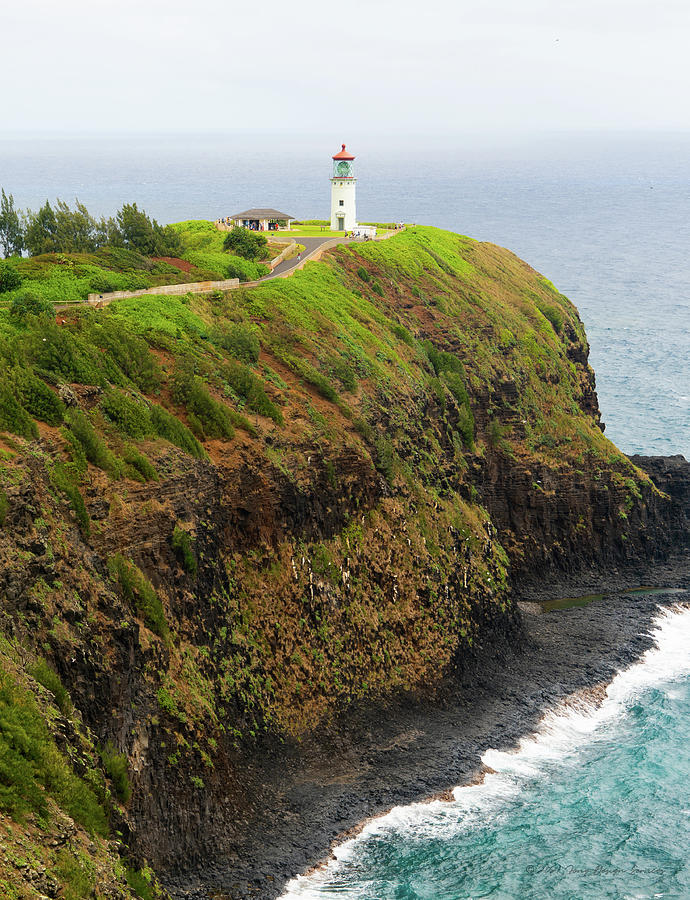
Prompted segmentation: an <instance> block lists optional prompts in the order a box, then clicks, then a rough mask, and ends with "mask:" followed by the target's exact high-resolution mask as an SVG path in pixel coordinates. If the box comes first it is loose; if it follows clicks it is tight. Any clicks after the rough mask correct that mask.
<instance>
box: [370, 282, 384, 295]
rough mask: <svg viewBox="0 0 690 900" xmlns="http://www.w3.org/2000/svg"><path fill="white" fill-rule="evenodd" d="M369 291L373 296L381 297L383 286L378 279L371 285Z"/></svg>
mask: <svg viewBox="0 0 690 900" xmlns="http://www.w3.org/2000/svg"><path fill="white" fill-rule="evenodd" d="M371 289H372V291H373V292H374V293H375V294H378V295H379V297H383V286H382V285H381V282H380V281H379V280H378V279H376V281H375V282H374V283H373V284H372V286H371Z"/></svg>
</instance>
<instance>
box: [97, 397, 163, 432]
mask: <svg viewBox="0 0 690 900" xmlns="http://www.w3.org/2000/svg"><path fill="white" fill-rule="evenodd" d="M100 406H101V409H102V410H103V413H104V414H105V416H106V418H108V419H110V421H111V422H113V423H114V424H115V425H116V426H117V428H118V430H119V431H121V432H122V433H123V434H126V435H128V436H129V437H132V438H145V437H147V436H148V435H150V434H151V433H152V431H153V425H152V424H151V416H150V414H149V411H148V407H146V406H145V405H144V404H143V403H141V402H140V401H138V400H135V399H134V398H133V397H129V396H127V394H123V393H122V391H118V390H117V389H115V388H112V389H111V390H109V391H107V392H106V394H105V396H104V397H103V399H102V400H101V403H100Z"/></svg>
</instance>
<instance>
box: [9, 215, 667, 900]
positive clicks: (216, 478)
mask: <svg viewBox="0 0 690 900" xmlns="http://www.w3.org/2000/svg"><path fill="white" fill-rule="evenodd" d="M0 315H2V313H0ZM0 325H2V326H3V328H4V332H3V333H4V335H5V336H4V341H5V344H4V345H3V348H4V350H3V352H4V353H5V358H6V359H8V360H10V361H11V362H12V365H14V366H16V365H17V361H18V360H19V361H20V362H21V363H23V365H24V369H25V371H29V372H32V373H33V374H32V377H33V378H35V379H37V380H38V379H43V381H42V383H43V384H44V385H45V384H47V385H49V386H50V387H49V388H45V387H44V388H43V389H40V390H44V392H45V390H48V391H49V393H50V396H51V397H60V398H62V399H61V400H60V407H59V408H57V407H56V409H57V412H55V414H54V415H53V414H52V413H51V416H48V415H46V414H45V412H43V413H40V410H39V412H36V409H37V405H36V403H34V402H33V401H31V399H30V398H31V397H32V396H34V394H35V393H37V392H38V393H40V390H39V388H37V387H35V385H34V388H33V391H34V394H31V393H30V392H29V391H28V389H26V388H23V387H22V385H24V384H25V382H23V381H21V378H20V376H19V375H16V376H15V382H14V385H15V387H16V386H17V385H18V388H17V391H18V396H19V397H20V399H21V398H26V397H27V396H29V399H28V400H27V399H22V404H23V407H22V408H23V409H24V415H25V416H29V417H31V416H33V417H35V418H37V419H38V426H36V425H32V426H31V427H29V425H27V424H26V421H25V419H24V418H22V416H21V415H20V414H19V413H18V412H16V411H15V413H14V418H12V417H10V416H9V414H6V415H5V416H4V419H3V420H2V421H3V424H4V427H5V428H6V429H7V431H8V432H10V431H11V430H14V436H12V435H11V434H9V433H8V434H6V435H5V436H4V437H0V441H1V442H2V447H3V452H2V459H1V460H0V472H1V473H2V495H0V500H2V504H1V506H0V508H1V509H2V520H3V521H2V527H1V528H0V593H1V594H2V598H3V619H2V629H3V632H4V634H5V635H6V636H7V637H8V639H9V640H10V641H11V643H12V646H13V647H15V648H20V649H19V650H18V651H17V652H19V656H20V658H22V659H24V660H25V664H24V668H25V669H27V671H28V668H27V667H30V666H32V665H34V664H35V661H36V659H37V658H38V657H45V659H46V660H47V662H48V664H49V666H51V667H52V668H53V669H54V670H55V671H56V672H57V673H58V675H59V677H60V679H61V680H62V682H63V683H64V685H65V687H66V688H67V689H68V690H69V693H70V695H71V698H72V701H73V703H74V705H75V707H76V709H77V710H78V713H79V721H80V722H81V723H82V725H83V727H84V728H85V729H86V730H87V732H88V735H89V737H88V740H89V741H90V742H91V746H92V750H93V751H94V753H95V746H96V744H99V745H100V746H101V747H104V746H106V745H107V744H108V742H110V743H111V744H112V747H113V748H114V750H115V751H117V752H119V753H122V754H124V756H125V757H126V763H127V768H128V772H129V780H130V782H131V788H132V796H131V798H125V797H124V795H123V796H121V797H120V799H119V802H118V800H117V798H116V797H115V796H114V795H113V796H111V797H110V798H109V799H108V798H105V799H103V800H102V802H103V804H104V805H105V806H106V807H108V806H109V807H110V810H109V815H110V817H111V821H112V822H113V823H114V827H117V828H118V829H119V831H120V832H121V833H122V835H123V841H124V849H123V851H122V852H123V853H124V854H125V855H128V857H129V859H130V860H131V862H132V865H135V864H136V866H141V865H143V864H144V863H145V862H150V863H152V864H153V865H154V867H157V868H158V869H159V870H160V871H169V870H172V869H175V868H184V867H185V866H188V865H190V864H191V863H193V862H195V861H197V860H199V859H200V858H201V857H202V856H203V855H204V854H206V853H207V852H208V851H209V848H210V849H213V850H215V851H217V852H219V853H221V854H225V855H231V854H232V852H233V851H234V850H236V849H237V847H239V846H240V845H241V843H242V833H243V829H244V828H245V826H246V822H247V819H248V818H249V817H251V816H253V815H257V814H258V807H259V805H260V804H261V803H264V802H265V800H266V798H265V796H262V794H261V790H260V784H261V777H260V772H261V769H262V766H264V765H265V764H266V760H270V759H271V758H273V756H272V754H276V753H278V754H280V752H282V751H280V748H281V747H283V748H286V747H290V746H292V745H293V744H294V743H295V742H299V741H301V740H304V739H305V736H309V735H312V736H313V735H314V734H315V733H316V731H317V729H320V728H324V727H325V726H328V727H329V728H330V730H331V733H332V732H333V730H335V731H336V732H337V728H338V723H339V722H340V721H342V720H343V716H345V715H346V713H347V710H348V708H350V707H351V706H352V705H353V704H355V705H357V706H358V707H359V708H362V707H367V706H369V707H372V708H379V709H381V710H385V707H386V704H387V703H388V702H390V701H391V700H392V699H394V698H399V697H401V696H408V697H414V698H420V697H433V696H434V695H435V694H436V693H437V692H438V690H439V689H440V688H441V687H442V686H444V689H445V690H448V689H449V685H450V686H452V683H453V679H454V678H458V677H459V676H460V675H461V674H462V673H463V671H465V670H466V668H467V667H468V666H469V665H471V664H472V661H473V659H474V658H475V656H476V651H477V649H478V647H480V646H481V645H482V644H483V643H484V642H485V641H488V640H491V639H493V638H494V637H495V636H496V635H500V636H501V637H502V638H507V637H511V639H513V640H515V639H517V638H519V634H520V622H519V616H518V614H517V612H516V610H515V607H514V604H513V601H512V599H511V594H510V580H511V578H512V580H513V582H514V583H522V582H528V581H529V580H531V579H534V578H535V577H543V576H544V575H545V574H547V573H559V572H560V573H564V572H572V571H573V570H575V569H577V568H578V567H582V566H588V567H589V566H591V565H600V564H603V563H607V562H610V561H616V562H620V563H621V564H623V563H625V562H626V561H631V562H632V561H634V562H635V564H637V565H640V566H641V565H646V564H648V563H649V562H651V561H653V560H654V559H655V558H658V557H662V556H663V555H664V554H665V553H666V552H667V550H668V547H669V542H670V538H669V535H668V533H667V531H668V530H667V529H666V524H667V522H668V517H669V515H670V513H669V509H670V504H669V501H668V499H667V497H665V495H663V494H662V493H661V492H660V491H659V490H658V489H657V488H656V487H655V486H654V485H653V483H652V481H651V480H650V479H649V477H648V476H647V475H646V474H644V473H643V472H642V471H641V470H640V469H638V468H636V467H635V466H634V465H633V464H632V463H631V462H630V461H629V460H628V459H627V458H626V457H624V456H623V455H622V454H621V453H619V451H617V449H616V448H615V447H614V446H613V445H612V444H611V443H610V442H609V441H607V439H606V438H605V437H604V436H603V434H602V431H601V428H600V427H599V412H598V406H597V401H596V393H595V390H594V377H593V373H592V371H591V369H590V368H589V366H588V364H587V353H588V348H587V344H586V340H585V336H584V332H583V329H582V325H581V323H580V321H579V318H578V316H577V312H576V310H575V309H574V307H573V306H572V305H571V304H570V303H569V301H568V300H567V299H566V298H564V297H563V296H562V295H560V294H559V293H558V292H557V291H556V289H555V288H554V287H553V286H552V285H551V284H550V283H549V282H547V281H546V280H545V279H543V278H542V277H541V276H539V275H538V274H537V273H536V272H534V271H533V270H532V269H530V267H529V266H527V265H526V264H525V263H523V262H521V261H520V260H518V259H517V258H516V257H514V256H513V255H512V254H510V253H509V252H507V251H505V250H501V249H500V248H497V247H494V246H492V245H486V244H477V243H476V242H473V241H470V240H469V239H467V238H461V237H459V236H457V235H452V234H448V233H446V232H440V231H437V230H436V229H429V228H415V229H409V230H408V231H407V232H405V233H403V234H401V235H399V236H397V237H395V238H393V239H391V240H389V241H386V242H383V243H381V244H369V245H358V246H354V247H349V248H340V249H338V250H337V251H335V252H333V253H332V254H331V255H330V256H329V257H328V258H326V259H325V260H324V261H322V262H320V263H316V264H311V265H310V266H308V267H307V268H306V269H305V270H304V271H303V272H301V273H299V274H297V275H295V276H293V277H292V278H290V279H287V280H285V281H282V282H273V283H267V284H265V285H262V286H260V287H257V288H255V289H253V290H247V291H238V292H234V293H232V294H229V295H228V296H222V295H219V296H215V297H211V298H199V297H196V298H186V299H185V298H183V299H180V298H162V299H160V298H144V299H141V300H137V301H122V302H121V303H115V304H113V305H112V306H111V307H110V308H109V309H108V310H106V311H102V312H100V313H91V314H83V315H81V316H75V318H74V320H73V321H70V322H69V323H68V324H67V325H66V326H64V327H63V328H62V329H58V328H56V327H55V326H52V325H50V324H49V323H45V322H43V323H37V322H34V321H32V320H31V319H28V320H24V321H22V322H13V321H12V320H11V319H10V318H9V317H7V318H5V319H4V320H2V321H0ZM39 330H40V332H41V334H42V335H44V336H45V337H46V341H43V338H42V337H41V338H40V339H39V338H37V332H38V331H39ZM46 342H47V345H48V346H47V348H46V346H44V344H45V343H46ZM3 348H0V349H3ZM11 354H13V355H12V356H11ZM66 360H67V362H66ZM8 364H9V363H8ZM11 371H14V370H11ZM32 384H33V382H32ZM22 391H23V393H22ZM41 396H43V395H41ZM49 401H50V397H49V398H48V401H45V402H49ZM6 402H7V403H9V400H6ZM50 402H52V401H50ZM32 403H33V405H32ZM42 408H43V407H41V409H42ZM51 408H53V407H51ZM60 420H64V422H63V424H62V427H59V426H60ZM12 422H16V423H18V424H17V425H15V426H14V429H12V428H11V427H10V426H11V423H12ZM187 426H189V428H188V427H187ZM32 429H33V430H32ZM189 429H191V430H192V431H193V432H194V434H192V433H191V431H190V430H189ZM17 435H23V436H17ZM13 664H14V663H13ZM16 664H17V665H19V663H16ZM27 684H28V685H29V687H28V688H27V689H28V690H30V689H31V687H30V684H31V683H30V682H27ZM70 746H71V745H70ZM96 758H97V757H96V756H94V759H96ZM257 772H258V773H259V774H257ZM109 778H110V780H112V778H113V775H112V773H110V774H109ZM108 783H109V782H108ZM111 793H112V792H111ZM0 808H2V806H1V805H0ZM6 813H7V815H11V813H10V812H8V811H7V810H6ZM111 851H112V848H111ZM10 868H11V866H10ZM11 877H12V878H14V875H12V876H11ZM17 877H18V878H19V876H17ZM8 878H10V875H8ZM20 882H21V878H19V881H18V882H17V883H20ZM8 883H9V881H8ZM123 890H124V888H123ZM18 896H19V894H18Z"/></svg>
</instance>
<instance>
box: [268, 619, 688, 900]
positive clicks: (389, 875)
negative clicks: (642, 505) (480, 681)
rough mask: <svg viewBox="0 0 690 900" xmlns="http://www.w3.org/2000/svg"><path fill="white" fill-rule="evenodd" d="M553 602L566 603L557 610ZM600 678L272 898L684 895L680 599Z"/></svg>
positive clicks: (683, 630)
mask: <svg viewBox="0 0 690 900" xmlns="http://www.w3.org/2000/svg"><path fill="white" fill-rule="evenodd" d="M566 614H567V613H566ZM655 631H656V639H657V646H656V648H654V649H652V650H650V651H649V652H648V653H647V654H646V655H645V657H644V658H643V659H642V660H641V661H640V662H639V663H637V664H635V665H634V666H632V667H631V668H630V669H629V670H627V671H625V672H623V673H620V674H619V675H618V676H617V677H616V679H615V680H614V681H613V683H612V684H611V685H610V686H609V687H608V689H607V692H606V696H605V698H604V699H603V702H601V703H590V702H589V701H588V700H587V698H586V697H583V698H581V699H580V701H579V702H578V701H573V702H572V703H571V704H570V705H569V706H567V707H562V708H560V709H557V710H554V711H553V712H552V713H549V714H548V715H547V716H546V717H545V719H544V720H543V722H542V724H541V726H540V728H539V730H538V732H537V733H536V734H535V735H533V736H531V737H528V738H525V739H524V740H523V741H522V743H521V744H520V746H519V747H518V748H516V750H515V752H512V753H503V752H498V751H488V752H487V753H486V754H485V755H484V757H483V762H484V763H485V765H486V766H488V767H489V769H491V770H493V771H494V773H493V774H489V775H487V776H486V777H485V780H484V783H483V784H480V785H475V786H471V787H464V788H458V789H456V791H455V799H454V800H453V801H451V802H440V801H439V802H432V803H428V804H415V805H412V806H408V807H400V808H396V809H394V810H392V811H391V813H389V814H388V815H387V816H383V817H381V818H379V819H375V820H373V821H372V822H370V823H369V824H368V825H367V826H366V827H365V829H364V831H363V832H362V833H361V834H360V836H359V837H357V838H356V839H354V840H352V841H349V842H348V843H347V844H345V845H343V846H342V847H340V848H338V850H337V851H336V859H335V860H333V861H332V862H331V863H330V864H329V865H328V866H327V867H326V868H325V869H323V870H320V871H318V872H316V873H315V874H313V875H311V876H309V877H306V878H297V879H295V880H294V881H293V882H291V883H290V885H289V886H288V889H287V891H286V893H285V894H284V898H285V900H296V898H301V900H323V898H326V897H340V898H343V900H474V898H479V897H491V898H494V900H527V898H534V900H537V898H538V900H551V898H553V900H603V898H617V900H632V898H636V900H639V898H674V900H675V898H688V897H690V859H688V847H690V786H689V785H690V754H688V746H690V654H689V653H688V651H687V648H688V645H689V641H690V610H688V609H683V610H680V611H669V610H666V611H664V612H663V613H660V615H659V618H658V620H657V623H656V627H655Z"/></svg>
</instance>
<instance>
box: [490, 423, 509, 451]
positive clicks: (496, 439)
mask: <svg viewBox="0 0 690 900" xmlns="http://www.w3.org/2000/svg"><path fill="white" fill-rule="evenodd" d="M504 433H505V429H504V428H503V426H502V425H501V423H500V422H499V421H498V419H492V420H491V421H490V422H489V427H488V429H487V431H486V441H487V443H488V445H489V446H490V447H494V448H495V447H500V445H501V444H502V443H503V436H504Z"/></svg>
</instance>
